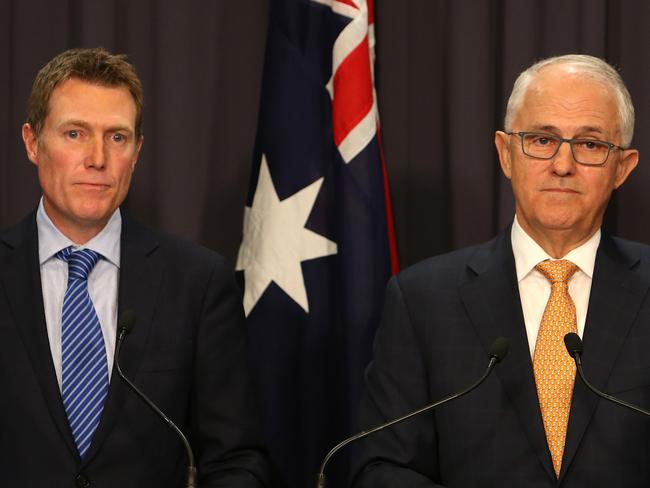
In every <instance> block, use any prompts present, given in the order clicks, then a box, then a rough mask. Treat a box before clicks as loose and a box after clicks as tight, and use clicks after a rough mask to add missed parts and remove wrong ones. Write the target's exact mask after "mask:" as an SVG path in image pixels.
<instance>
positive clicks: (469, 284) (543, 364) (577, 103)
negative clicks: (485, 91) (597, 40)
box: [354, 55, 650, 488]
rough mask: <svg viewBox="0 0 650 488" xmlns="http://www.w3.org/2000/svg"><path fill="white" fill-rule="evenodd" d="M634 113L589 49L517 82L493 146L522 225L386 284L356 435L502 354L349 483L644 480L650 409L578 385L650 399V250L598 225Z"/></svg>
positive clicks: (376, 442)
mask: <svg viewBox="0 0 650 488" xmlns="http://www.w3.org/2000/svg"><path fill="white" fill-rule="evenodd" d="M633 129H634V108H633V106H632V102H631V99H630V95H629V93H628V91H627V89H626V88H625V85H624V84H623V81H622V80H621V78H620V76H619V74H618V73H617V72H616V71H615V70H614V69H613V68H612V67H611V66H610V65H608V64H607V63H605V62H604V61H602V60H600V59H598V58H594V57H591V56H584V55H567V56H560V57H556V58H550V59H546V60H543V61H540V62H538V63H536V64H535V65H533V66H531V67H530V68H528V69H527V70H526V71H524V72H523V73H521V75H520V76H519V77H518V78H517V80H516V81H515V84H514V87H513V90H512V93H511V95H510V99H509V101H508V106H507V113H506V119H505V131H497V133H496V136H495V144H496V148H497V151H498V154H499V160H500V164H501V168H502V170H503V172H504V174H505V176H506V177H507V178H508V179H509V180H510V181H511V183H512V190H513V193H514V197H515V217H514V220H513V224H512V226H511V227H510V228H509V229H508V230H506V231H505V232H503V233H501V234H500V235H499V236H497V237H496V238H495V239H493V240H491V241H489V242H487V243H485V244H482V245H479V246H474V247H471V248H467V249H462V250H460V251H456V252H453V253H451V254H447V255H444V256H438V257H434V258H431V259H429V260H427V261H425V262H423V263H420V264H418V265H416V266H414V267H412V268H410V269H408V270H406V271H404V272H402V273H401V274H400V275H398V276H397V277H396V278H394V279H393V280H392V281H391V283H390V284H389V286H388V291H387V297H386V304H385V309H384V315H383V320H382V324H381V327H380V329H379V332H378V334H377V338H376V341H375V349H374V360H373V363H372V364H371V366H370V367H369V370H368V374H367V385H366V392H365V394H364V398H363V401H362V404H361V422H362V424H363V427H368V426H370V425H375V424H379V423H382V422H384V421H386V420H388V419H391V418H394V417H397V416H400V415H402V414H404V413H406V412H408V411H411V410H415V409H416V408H418V407H421V406H423V405H425V404H427V403H431V402H433V401H435V400H437V399H441V398H444V397H446V396H448V395H449V394H451V393H453V392H456V391H460V390H462V389H463V388H465V387H466V386H468V385H469V384H471V383H472V382H473V381H474V380H475V379H476V378H478V377H479V376H480V375H481V373H482V372H483V371H484V370H485V367H486V364H487V351H488V350H489V348H490V344H491V343H492V342H493V341H494V339H495V338H497V337H499V336H503V337H507V338H508V339H509V341H510V352H509V355H508V357H507V358H506V359H505V360H504V361H503V363H502V364H500V365H499V366H498V367H497V368H496V370H495V371H494V374H492V375H491V376H490V377H489V378H488V379H487V381H486V382H485V383H483V384H482V385H481V386H480V387H479V388H478V389H476V390H474V391H473V392H472V393H470V394H469V395H467V396H465V397H462V398H460V399H458V400H455V401H454V402H451V403H449V404H447V405H445V406H443V407H441V408H439V409H436V410H435V411H434V412H433V413H429V414H425V415H421V416H419V417H418V418H416V419H414V420H409V421H407V422H405V423H403V424H401V425H399V426H397V427H395V428H393V429H391V430H386V431H384V432H382V433H379V434H377V435H376V436H375V437H370V438H368V439H367V440H366V441H364V443H363V444H362V447H361V452H360V460H359V465H358V469H357V471H356V476H355V480H354V486H356V487H373V488H381V487H401V486H411V487H415V486H417V487H423V488H424V487H434V486H436V487H438V486H444V487H475V486H482V487H487V486H499V487H513V488H515V487H516V488H520V487H527V488H529V487H536V488H542V487H558V486H562V487H587V486H588V487H601V486H602V487H605V486H607V487H611V486H626V487H627V486H648V485H649V484H650V463H649V462H648V459H649V458H650V419H648V418H646V417H644V416H642V415H640V414H638V413H635V412H632V411H629V410H626V409H623V408H622V407H619V406H617V405H614V404H611V403H608V402H605V401H604V400H600V399H599V398H598V397H596V396H595V395H594V394H593V393H591V392H590V391H589V390H587V389H586V388H585V386H584V385H583V384H582V383H581V382H580V380H575V374H576V372H575V365H574V363H573V359H572V358H571V357H570V356H569V355H568V354H567V352H566V349H565V347H564V343H563V338H564V335H565V334H567V333H569V332H574V333H577V334H578V335H579V336H580V337H582V339H583V345H584V352H583V354H582V363H583V365H584V370H585V374H586V376H587V377H588V378H589V379H590V380H591V382H592V383H593V384H595V386H596V387H597V388H599V389H601V390H604V391H606V392H608V393H611V394H612V395H614V396H616V397H619V398H621V399H624V400H627V401H628V402H631V403H633V404H637V405H640V406H642V407H645V408H646V409H647V408H649V407H650V354H648V351H650V298H648V291H649V289H650V248H649V247H648V246H645V245H642V244H638V243H632V242H628V241H624V240H621V239H618V238H615V237H611V236H608V235H607V234H605V233H604V232H601V225H602V222H603V215H604V213H605V209H606V207H607V203H608V201H609V199H610V197H611V194H612V191H613V190H614V189H616V188H618V187H620V186H621V185H622V184H623V183H624V182H625V180H626V179H627V177H628V176H629V174H630V173H631V172H632V170H633V169H634V168H635V166H636V165H637V162H638V159H639V154H638V151H637V150H635V149H631V148H630V143H631V141H632V135H633Z"/></svg>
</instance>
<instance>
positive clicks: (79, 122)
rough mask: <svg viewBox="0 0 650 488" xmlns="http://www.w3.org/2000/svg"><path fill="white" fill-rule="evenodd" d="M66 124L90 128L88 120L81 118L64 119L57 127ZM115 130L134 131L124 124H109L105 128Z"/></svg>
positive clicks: (130, 132)
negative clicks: (109, 125)
mask: <svg viewBox="0 0 650 488" xmlns="http://www.w3.org/2000/svg"><path fill="white" fill-rule="evenodd" d="M67 125H74V126H78V127H81V128H83V129H86V130H90V129H91V128H92V127H91V126H90V124H89V123H88V122H85V121H83V120H78V119H69V120H64V121H63V122H61V123H60V124H59V127H65V126H67ZM117 131H123V132H128V133H129V134H133V133H134V130H133V129H131V128H130V127H128V126H125V125H115V126H111V127H108V130H107V132H117Z"/></svg>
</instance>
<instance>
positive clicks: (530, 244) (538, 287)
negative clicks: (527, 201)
mask: <svg viewBox="0 0 650 488" xmlns="http://www.w3.org/2000/svg"><path fill="white" fill-rule="evenodd" d="M510 239H511V242H512V252H513V254H514V257H515V266H516V269H517V282H518V283H519V297H520V299H521V308H522V311H523V313H524V322H525V324H526V334H527V335H528V345H529V346H530V355H531V357H533V356H534V352H535V343H536V342H537V332H538V331H539V325H540V323H541V321H542V315H543V314H544V309H545V308H546V303H547V302H548V298H549V296H550V295H551V283H550V282H549V281H548V280H547V279H546V277H544V275H543V274H542V273H540V272H539V271H537V270H536V269H535V266H536V265H537V264H539V263H540V262H542V261H544V260H547V259H551V260H552V259H553V258H551V256H549V255H548V254H547V253H546V251H544V250H543V249H542V248H541V247H540V245H539V244H537V243H536V242H535V241H534V240H533V238H532V237H530V236H529V235H528V234H527V233H526V232H525V231H524V229H522V228H521V226H520V225H519V222H518V221H517V216H516V215H515V220H514V222H513V224H512V231H511V233H510ZM598 244H600V229H598V230H597V231H596V233H594V235H593V236H591V237H590V238H589V240H588V241H587V242H585V243H584V244H583V245H581V246H580V247H577V248H575V249H573V250H572V251H571V252H569V253H568V254H567V255H566V256H564V257H562V258H561V259H567V260H569V261H571V262H572V263H573V264H575V265H576V266H578V268H579V269H578V271H576V272H575V274H574V275H573V276H572V277H571V279H570V280H569V295H571V298H572V299H573V303H575V306H576V321H577V326H578V335H579V336H580V337H582V334H583V332H584V330H585V320H586V318H587V306H588V305H589V294H590V293H591V280H592V278H593V275H594V265H595V262H596V251H597V250H598Z"/></svg>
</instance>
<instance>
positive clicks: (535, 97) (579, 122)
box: [515, 67, 619, 133]
mask: <svg viewBox="0 0 650 488" xmlns="http://www.w3.org/2000/svg"><path fill="white" fill-rule="evenodd" d="M550 68H551V67H549V69H547V70H544V71H543V72H540V74H539V75H538V76H537V77H536V78H535V79H534V80H532V81H531V84H530V86H529V87H528V90H526V93H525V95H524V98H523V103H522V105H521V107H520V109H519V111H518V113H517V114H516V116H515V120H517V119H518V120H519V121H524V120H525V121H526V123H527V124H528V125H530V127H526V130H532V129H533V126H534V128H535V130H541V129H543V128H545V127H548V128H550V129H552V128H557V129H566V128H569V127H570V128H572V130H575V131H582V132H586V131H596V132H602V133H611V132H613V131H615V130H616V129H617V128H618V125H619V114H618V105H617V102H616V94H615V92H614V91H613V89H612V88H611V87H610V86H607V85H606V84H605V83H603V82H601V81H599V80H595V79H593V78H592V77H590V76H587V75H584V74H583V73H575V72H571V71H567V70H562V69H555V70H551V69H550Z"/></svg>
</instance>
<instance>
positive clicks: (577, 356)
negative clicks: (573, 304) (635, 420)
mask: <svg viewBox="0 0 650 488" xmlns="http://www.w3.org/2000/svg"><path fill="white" fill-rule="evenodd" d="M568 335H569V334H567V336H568ZM576 337H577V338H578V341H580V338H579V337H578V336H577V335H576ZM568 340H569V343H567V338H566V337H565V339H564V342H565V343H567V349H568V350H569V354H570V355H571V356H573V359H574V360H575V362H576V369H577V370H578V375H579V376H580V379H581V380H582V382H583V383H584V384H585V386H586V387H587V388H589V389H590V390H591V391H592V392H594V393H595V394H596V395H598V396H599V397H601V398H604V399H605V400H609V401H610V402H613V403H616V404H617V405H621V406H623V407H627V408H629V409H632V410H634V411H635V412H638V413H641V414H643V415H647V416H650V412H649V411H648V410H644V409H642V408H641V407H637V406H636V405H632V404H631V403H627V402H626V401H623V400H621V399H619V398H616V397H613V396H612V395H608V394H607V393H605V392H602V391H600V390H599V389H598V388H596V387H595V386H594V385H592V384H591V383H590V382H589V380H587V378H586V376H585V373H584V371H583V370H582V359H581V358H580V355H581V353H582V342H581V341H580V342H579V343H578V346H577V347H576V346H574V347H573V348H571V347H570V345H569V344H571V345H572V346H573V343H572V342H571V341H575V338H574V337H571V338H570V339H568ZM577 348H579V350H578V349H577Z"/></svg>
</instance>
